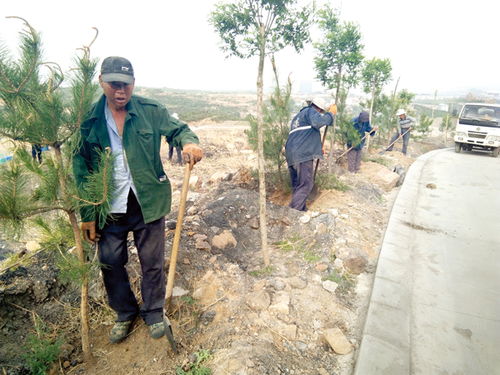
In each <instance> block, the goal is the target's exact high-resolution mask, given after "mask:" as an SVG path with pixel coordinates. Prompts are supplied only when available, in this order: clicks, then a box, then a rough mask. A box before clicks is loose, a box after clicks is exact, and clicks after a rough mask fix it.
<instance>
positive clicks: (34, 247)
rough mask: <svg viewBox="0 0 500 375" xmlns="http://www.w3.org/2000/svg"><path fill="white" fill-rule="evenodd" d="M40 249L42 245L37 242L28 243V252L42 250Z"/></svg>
mask: <svg viewBox="0 0 500 375" xmlns="http://www.w3.org/2000/svg"><path fill="white" fill-rule="evenodd" d="M40 248H41V246H40V244H39V243H38V242H36V241H28V242H26V250H28V251H29V252H33V251H37V250H40Z"/></svg>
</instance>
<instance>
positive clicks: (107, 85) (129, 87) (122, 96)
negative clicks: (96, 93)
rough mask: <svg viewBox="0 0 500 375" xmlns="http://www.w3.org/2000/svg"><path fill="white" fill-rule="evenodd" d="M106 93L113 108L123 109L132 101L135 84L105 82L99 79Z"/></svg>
mask: <svg viewBox="0 0 500 375" xmlns="http://www.w3.org/2000/svg"><path fill="white" fill-rule="evenodd" d="M99 82H100V84H101V87H102V90H103V91H104V95H105V96H106V99H107V101H108V105H109V106H110V107H111V108H112V109H123V108H125V106H126V105H127V103H128V102H129V101H130V98H131V97H132V92H133V91H134V84H133V83H131V84H127V83H124V82H104V81H102V80H101V79H99Z"/></svg>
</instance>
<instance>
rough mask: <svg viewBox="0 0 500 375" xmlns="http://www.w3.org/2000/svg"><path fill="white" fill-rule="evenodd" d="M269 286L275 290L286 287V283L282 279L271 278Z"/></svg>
mask: <svg viewBox="0 0 500 375" xmlns="http://www.w3.org/2000/svg"><path fill="white" fill-rule="evenodd" d="M269 286H270V287H271V288H274V289H275V290H283V289H285V288H286V283H285V282H284V281H283V280H282V279H272V280H271V281H270V282H269Z"/></svg>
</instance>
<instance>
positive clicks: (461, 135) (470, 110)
mask: <svg viewBox="0 0 500 375" xmlns="http://www.w3.org/2000/svg"><path fill="white" fill-rule="evenodd" d="M454 140H455V152H460V151H462V150H466V151H472V149H473V148H475V149H483V150H487V151H491V154H492V156H493V157H497V156H498V154H499V153H500V104H485V103H466V104H464V106H463V107H462V110H461V111H460V114H459V116H458V120H457V126H456V128H455V137H454Z"/></svg>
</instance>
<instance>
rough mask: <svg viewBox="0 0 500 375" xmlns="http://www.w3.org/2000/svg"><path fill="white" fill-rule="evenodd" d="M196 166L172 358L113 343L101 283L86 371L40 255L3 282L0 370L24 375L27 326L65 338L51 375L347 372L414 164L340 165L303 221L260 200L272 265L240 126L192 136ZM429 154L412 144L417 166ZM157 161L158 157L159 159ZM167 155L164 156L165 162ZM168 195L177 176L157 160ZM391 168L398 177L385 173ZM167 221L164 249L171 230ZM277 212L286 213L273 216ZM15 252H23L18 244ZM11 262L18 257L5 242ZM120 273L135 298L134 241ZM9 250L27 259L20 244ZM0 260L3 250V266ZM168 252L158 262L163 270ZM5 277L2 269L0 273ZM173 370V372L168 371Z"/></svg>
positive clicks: (141, 329) (397, 158) (53, 275)
mask: <svg viewBox="0 0 500 375" xmlns="http://www.w3.org/2000/svg"><path fill="white" fill-rule="evenodd" d="M195 128H196V131H197V133H198V134H199V136H200V139H201V141H202V145H203V147H204V148H205V150H206V158H205V159H204V160H203V161H202V162H201V163H200V164H198V165H197V166H196V167H195V168H194V170H193V175H192V178H191V183H190V185H191V189H190V192H189V195H188V204H187V212H186V217H185V220H184V225H183V231H182V239H181V244H180V253H179V258H178V262H177V272H176V282H175V288H174V298H173V301H172V303H171V305H170V306H169V309H168V317H169V319H170V321H171V323H172V328H173V332H174V336H175V339H176V342H177V345H178V349H179V353H178V354H174V353H173V351H172V350H171V348H170V346H169V344H168V342H167V340H166V339H164V338H162V339H159V340H153V339H151V338H150V337H149V334H148V331H147V327H146V326H145V325H144V323H142V322H137V323H136V325H135V328H134V331H133V332H132V334H131V335H130V336H129V337H128V338H127V339H126V340H125V341H124V342H123V343H120V344H117V345H111V344H110V343H109V342H108V339H107V335H108V331H109V329H110V328H111V326H112V324H113V314H112V312H111V311H110V310H109V308H107V307H106V303H105V295H104V292H103V289H102V285H101V282H100V278H99V276H98V275H97V276H96V277H95V279H94V280H93V282H92V288H91V297H92V304H91V307H92V316H91V327H92V337H91V342H92V349H93V353H94V355H95V358H96V361H95V363H93V364H89V363H83V362H82V356H81V352H80V350H79V341H78V291H77V290H76V289H75V288H74V287H72V286H71V285H70V284H67V283H63V282H61V281H60V280H59V278H58V270H57V269H56V267H55V266H53V265H52V263H51V262H50V261H48V255H42V254H43V253H41V255H38V256H36V257H34V259H35V260H34V261H33V262H32V263H31V265H29V266H24V265H23V266H20V267H17V268H14V269H11V270H9V271H6V272H3V273H2V274H1V275H0V342H1V343H2V345H1V347H0V369H2V371H3V373H4V374H23V373H28V372H27V370H26V368H25V366H24V365H23V359H22V353H23V351H26V350H28V348H27V347H24V346H23V345H25V344H24V343H25V340H26V337H27V335H28V334H29V333H33V321H35V319H39V321H43V322H44V324H45V326H46V327H48V329H49V331H50V332H52V334H53V335H54V337H55V336H59V337H62V338H63V339H64V342H65V343H64V345H63V347H62V351H61V354H60V359H59V361H57V363H56V364H55V365H54V367H53V369H52V370H51V373H64V374H151V375H153V374H155V375H157V374H177V373H182V372H180V369H181V368H184V370H186V371H187V370H188V369H189V368H190V366H192V365H193V363H194V362H196V353H200V351H202V350H208V351H209V352H210V354H211V356H210V358H209V359H208V360H206V361H205V362H204V363H203V365H204V366H206V367H208V368H210V369H211V370H212V373H213V374H216V375H218V374H231V375H236V374H239V375H244V374H247V375H253V374H255V375H257V374H258V375H262V374H273V375H274V374H297V375H298V374H301V375H302V374H311V375H312V374H315V375H317V374H321V375H326V374H339V375H347V374H350V373H351V372H352V369H353V364H354V361H355V356H356V350H357V348H358V346H359V343H360V338H361V332H362V326H363V323H364V316H365V310H366V305H367V303H368V299H369V294H370V291H371V283H372V279H373V274H374V271H375V268H376V263H377V257H378V252H379V247H380V244H381V242H382V238H383V233H384V229H385V226H386V223H387V220H388V216H389V213H390V209H391V206H392V202H393V200H394V198H395V196H396V194H397V190H398V189H397V187H396V185H398V184H399V183H401V180H402V177H401V176H402V175H404V171H405V170H406V169H407V168H408V166H409V165H410V164H411V162H412V161H413V159H412V158H406V157H403V156H402V155H401V154H400V153H399V152H397V151H394V152H391V153H387V154H384V155H383V157H382V156H379V155H378V154H376V152H373V153H372V154H371V155H369V156H368V158H367V159H369V158H371V159H372V160H378V159H383V160H382V161H383V163H384V164H385V165H382V164H380V161H381V160H378V161H379V162H374V161H370V162H365V163H364V164H363V168H362V170H361V172H360V173H359V174H356V175H351V174H348V173H346V172H345V169H343V168H342V166H336V167H335V168H336V173H337V175H339V178H340V180H341V181H342V182H343V183H344V184H346V185H348V186H349V187H350V189H349V190H347V191H344V192H342V191H338V190H323V191H321V193H320V195H319V196H318V197H317V198H316V200H315V201H314V202H311V204H310V210H309V211H308V212H307V213H301V212H298V211H295V210H292V209H289V208H288V207H286V203H288V201H289V196H287V195H286V194H283V193H280V194H274V195H273V194H270V195H271V196H272V201H273V202H274V203H271V202H270V203H269V204H268V207H267V208H268V226H269V228H268V232H269V233H268V237H269V244H270V246H269V248H270V249H269V251H270V259H271V262H270V263H271V265H270V266H269V267H264V265H263V255H262V254H261V252H260V234H259V233H260V232H259V221H258V194H257V192H256V190H255V189H254V187H255V181H254V180H253V179H252V175H251V173H250V171H249V170H250V168H253V167H255V163H256V157H255V154H254V153H253V152H252V151H251V150H250V149H249V147H248V145H247V143H246V141H245V137H244V134H243V132H242V129H243V124H237V123H231V124H224V125H217V124H208V125H206V124H205V125H203V124H197V125H196V126H195ZM433 147H435V146H433V145H432V144H429V145H425V144H421V145H417V144H416V143H412V146H411V149H410V150H411V151H412V152H413V153H414V155H415V156H416V155H418V154H419V153H420V152H421V150H422V149H425V150H426V149H427V148H429V149H430V148H433ZM164 151H165V150H164ZM164 154H166V153H164ZM165 165H166V167H167V170H168V172H167V173H168V174H169V176H170V178H171V180H172V182H173V186H174V189H175V190H178V189H176V188H178V187H179V186H180V184H181V182H182V175H183V167H181V166H177V165H171V164H170V163H169V162H168V161H167V160H165ZM396 166H399V167H398V168H399V170H398V173H394V172H393V170H394V168H395V167H396ZM178 196H179V192H178V191H176V193H175V194H174V201H175V203H174V207H173V212H172V213H171V214H170V215H169V216H168V217H167V227H168V229H167V230H166V232H165V240H166V243H167V249H170V248H171V244H172V240H173V233H174V228H175V225H176V218H177V212H176V211H177V208H176V204H177V200H178ZM283 203H285V204H283ZM21 245H22V244H21ZM2 246H4V247H7V248H9V249H10V250H11V251H15V250H13V248H14V247H15V246H13V245H12V244H2ZM129 250H130V261H129V265H128V267H129V275H130V279H131V282H132V284H133V286H134V289H135V290H136V292H137V295H140V292H139V290H140V289H139V286H140V278H141V276H140V268H139V265H138V261H137V252H136V250H135V247H134V245H133V241H132V240H131V241H130V246H129ZM17 251H26V250H24V248H23V246H20V247H19V248H18V250H17ZM4 253H5V251H3V252H2V254H4ZM169 257H170V254H169V253H167V256H166V259H165V263H166V265H167V268H166V269H168V264H169ZM0 268H1V265H0ZM176 369H178V370H177V372H176Z"/></svg>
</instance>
